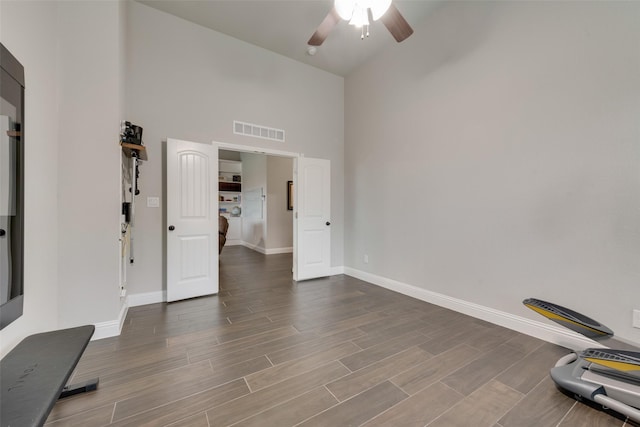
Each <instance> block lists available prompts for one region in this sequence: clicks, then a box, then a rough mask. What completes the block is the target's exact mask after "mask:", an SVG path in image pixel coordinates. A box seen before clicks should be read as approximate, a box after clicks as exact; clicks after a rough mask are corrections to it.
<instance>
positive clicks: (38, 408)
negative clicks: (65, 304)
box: [0, 325, 98, 427]
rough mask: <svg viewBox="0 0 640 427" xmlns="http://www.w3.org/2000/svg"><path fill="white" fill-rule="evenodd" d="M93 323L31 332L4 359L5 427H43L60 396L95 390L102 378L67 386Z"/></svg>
mask: <svg viewBox="0 0 640 427" xmlns="http://www.w3.org/2000/svg"><path fill="white" fill-rule="evenodd" d="M94 330H95V327H94V326H93V325H87V326H80V327H77V328H70V329H61V330H58V331H51V332H44V333H41V334H35V335H31V336H29V337H27V338H25V339H24V340H22V342H20V344H18V345H17V346H16V347H15V348H14V349H13V350H11V351H10V352H9V353H8V354H7V355H6V356H5V357H4V358H3V359H2V361H0V386H1V387H2V396H1V398H0V423H1V424H2V427H5V426H6V427H9V426H11V427H22V426H42V425H43V424H44V423H45V421H46V420H47V417H48V416H49V412H51V409H52V408H53V405H55V403H56V401H57V400H58V399H60V398H63V397H67V396H71V395H74V394H77V393H82V392H85V391H91V390H95V389H96V388H97V386H98V379H97V378H96V379H94V380H90V381H87V382H85V383H82V384H77V385H71V386H67V387H65V385H66V384H67V381H68V380H69V377H70V376H71V374H72V373H73V370H74V369H75V367H76V365H77V364H78V361H79V360H80V357H81V356H82V353H83V352H84V350H85V349H86V348H87V344H88V343H89V340H90V339H91V336H92V335H93V332H94Z"/></svg>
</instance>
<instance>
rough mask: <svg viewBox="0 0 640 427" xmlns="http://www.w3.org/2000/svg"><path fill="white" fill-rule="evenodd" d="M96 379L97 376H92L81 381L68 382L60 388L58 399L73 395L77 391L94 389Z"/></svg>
mask: <svg viewBox="0 0 640 427" xmlns="http://www.w3.org/2000/svg"><path fill="white" fill-rule="evenodd" d="M98 381H99V379H98V378H93V379H91V380H88V381H84V382H81V383H77V384H70V385H68V386H66V387H65V388H63V389H62V393H60V397H58V399H64V398H65V397H69V396H73V395H76V394H79V393H86V392H88V391H94V390H96V389H97V388H98Z"/></svg>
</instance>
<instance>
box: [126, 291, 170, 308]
mask: <svg viewBox="0 0 640 427" xmlns="http://www.w3.org/2000/svg"><path fill="white" fill-rule="evenodd" d="M166 300H167V293H166V291H155V292H146V293H142V294H129V296H128V297H127V303H128V304H129V307H138V306H140V305H147V304H157V303H159V302H165V301H166Z"/></svg>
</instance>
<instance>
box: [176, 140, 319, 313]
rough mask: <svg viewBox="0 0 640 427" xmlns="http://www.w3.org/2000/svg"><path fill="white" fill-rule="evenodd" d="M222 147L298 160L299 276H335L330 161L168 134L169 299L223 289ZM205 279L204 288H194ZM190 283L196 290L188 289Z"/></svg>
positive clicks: (295, 255)
mask: <svg viewBox="0 0 640 427" xmlns="http://www.w3.org/2000/svg"><path fill="white" fill-rule="evenodd" d="M220 149H224V150H228V151H237V152H240V153H254V154H263V155H273V156H278V157H286V158H290V159H291V158H292V159H293V183H292V184H293V186H292V187H291V188H292V190H293V191H292V192H291V194H292V195H293V203H292V207H293V212H292V216H293V225H292V228H293V230H292V233H293V242H292V254H293V255H292V258H293V266H292V272H293V279H294V280H296V281H300V280H307V279H313V278H317V277H325V276H329V275H330V272H331V229H330V225H331V221H330V216H331V200H330V199H331V197H330V195H331V190H330V186H331V175H330V162H329V160H323V159H312V158H305V157H304V156H303V155H300V154H297V153H290V152H283V151H278V150H265V149H260V148H256V147H247V146H241V145H236V144H226V143H217V142H213V143H210V144H203V143H195V142H190V141H182V140H175V139H171V138H168V139H167V155H166V165H165V167H166V174H165V185H166V189H167V196H166V200H167V203H166V219H167V224H168V226H167V231H166V242H167V243H166V253H167V262H166V276H165V277H167V283H166V287H167V301H174V300H177V299H182V298H193V297H196V296H199V295H207V294H212V293H217V292H218V285H219V277H218V247H217V246H218V245H217V240H218V239H216V240H215V243H216V244H215V249H214V236H215V235H214V233H215V230H216V229H218V225H216V224H218V217H219V197H218V196H217V195H216V194H214V189H216V188H217V187H219V184H220V183H219V182H218V178H219V175H218V152H219V150H220ZM281 185H282V187H283V188H284V189H285V194H286V191H288V190H289V189H290V187H289V185H288V181H287V182H283V183H281ZM288 204H289V203H287V202H286V201H285V202H284V203H282V205H284V206H288ZM196 208H197V209H196ZM258 210H259V209H258ZM174 224H179V225H174ZM244 227H245V226H244V225H243V228H244ZM185 233H186V234H185ZM265 248H266V246H265ZM200 282H202V286H197V287H196V286H192V285H195V284H199V283H200ZM190 287H191V288H193V289H188V288H190ZM201 289H202V291H200V290H201ZM187 290H188V292H187ZM198 292H200V293H198ZM172 295H173V296H177V298H174V297H173V296H172ZM185 295H186V296H185ZM170 296H172V297H170Z"/></svg>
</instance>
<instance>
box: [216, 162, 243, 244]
mask: <svg viewBox="0 0 640 427" xmlns="http://www.w3.org/2000/svg"><path fill="white" fill-rule="evenodd" d="M218 206H219V210H220V215H222V216H224V217H225V218H227V220H228V221H229V229H228V230H227V243H226V244H227V245H239V244H240V243H241V241H242V162H239V161H236V160H219V161H218Z"/></svg>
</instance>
